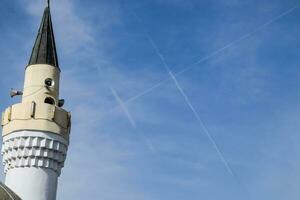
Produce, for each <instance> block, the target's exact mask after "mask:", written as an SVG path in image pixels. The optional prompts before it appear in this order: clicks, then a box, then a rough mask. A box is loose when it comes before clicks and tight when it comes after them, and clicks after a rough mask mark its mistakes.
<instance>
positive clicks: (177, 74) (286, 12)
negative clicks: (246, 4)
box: [125, 4, 300, 103]
mask: <svg viewBox="0 0 300 200" xmlns="http://www.w3.org/2000/svg"><path fill="white" fill-rule="evenodd" d="M299 7H300V4H297V5H296V6H294V7H292V8H290V9H288V10H287V11H285V12H283V13H281V14H280V15H278V16H277V17H274V18H273V19H271V20H269V21H267V22H266V23H264V24H262V25H260V26H258V27H257V28H256V29H254V30H253V31H251V32H249V33H247V34H245V35H242V36H241V37H239V38H238V39H236V40H233V41H232V42H230V43H228V44H227V45H225V46H224V47H222V48H220V49H218V50H216V51H214V52H212V53H210V54H208V55H206V56H205V57H203V58H201V59H200V60H198V61H196V62H194V63H192V64H191V65H188V66H186V67H185V68H183V69H182V70H181V71H179V72H177V73H174V76H175V77H177V76H180V75H181V74H183V73H184V72H186V71H188V70H190V69H192V68H193V67H195V66H196V65H198V64H200V63H202V62H205V61H207V60H209V59H211V58H213V57H214V56H216V55H218V54H220V53H222V52H223V51H225V50H227V49H229V48H231V47H233V46H235V45H236V44H237V43H240V42H242V41H244V40H246V39H248V38H250V37H251V36H252V35H254V34H256V33H257V32H259V31H261V30H262V29H264V28H265V27H267V26H269V25H271V24H273V23H274V22H276V21H278V20H279V19H281V18H283V17H284V16H286V15H289V14H290V13H292V12H293V11H295V10H296V9H297V8H299ZM134 16H135V17H136V18H137V19H138V20H139V21H141V19H140V18H139V17H138V16H137V15H136V14H135V13H134ZM146 37H147V38H148V37H149V35H146ZM148 39H149V38H148ZM150 40H151V38H150ZM159 57H161V55H160V56H159ZM170 80H171V78H167V79H164V80H162V81H160V82H158V83H156V84H155V85H153V86H152V87H150V88H148V89H147V90H145V91H144V92H141V93H140V94H138V95H135V96H134V97H131V98H130V99H128V100H126V101H125V103H128V102H131V101H134V100H136V99H138V98H140V97H142V96H144V95H146V94H148V93H149V92H151V91H152V90H154V89H156V88H158V87H159V86H161V85H163V84H164V83H166V82H168V81H170Z"/></svg>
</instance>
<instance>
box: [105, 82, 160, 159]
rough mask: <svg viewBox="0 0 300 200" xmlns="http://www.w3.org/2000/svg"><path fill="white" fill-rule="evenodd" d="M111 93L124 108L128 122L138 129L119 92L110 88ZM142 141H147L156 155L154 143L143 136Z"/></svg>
mask: <svg viewBox="0 0 300 200" xmlns="http://www.w3.org/2000/svg"><path fill="white" fill-rule="evenodd" d="M110 89H111V92H112V94H113V96H114V97H115V99H116V101H117V102H118V104H119V106H120V107H121V108H122V110H123V112H124V113H125V115H126V117H127V119H128V121H129V122H130V124H131V125H132V127H133V128H134V129H136V128H137V126H136V123H135V120H134V119H133V117H132V115H131V113H130V112H129V110H128V108H127V107H126V105H125V104H124V102H123V101H122V99H121V97H120V96H119V95H118V93H117V91H116V90H115V89H113V88H110ZM141 137H142V139H143V140H144V141H145V144H146V146H147V147H148V149H149V150H150V151H151V152H152V153H156V149H155V147H154V145H153V143H152V141H151V140H150V139H149V138H147V137H145V136H141Z"/></svg>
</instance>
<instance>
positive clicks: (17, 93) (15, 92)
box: [10, 89, 23, 98]
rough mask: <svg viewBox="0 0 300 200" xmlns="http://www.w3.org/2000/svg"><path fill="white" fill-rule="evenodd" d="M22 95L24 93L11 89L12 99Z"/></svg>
mask: <svg viewBox="0 0 300 200" xmlns="http://www.w3.org/2000/svg"><path fill="white" fill-rule="evenodd" d="M20 95H23V92H21V91H18V90H14V89H11V90H10V97H11V98H13V97H15V96H20Z"/></svg>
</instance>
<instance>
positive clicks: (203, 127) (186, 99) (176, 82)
mask: <svg viewBox="0 0 300 200" xmlns="http://www.w3.org/2000/svg"><path fill="white" fill-rule="evenodd" d="M147 38H148V40H149V42H150V44H151V46H152V47H153V49H154V51H155V53H156V54H157V55H158V57H159V58H160V60H161V62H162V63H163V65H164V67H165V69H166V70H167V71H168V73H169V75H170V77H171V79H172V80H173V82H174V84H175V86H176V88H177V89H178V90H179V92H180V94H181V95H182V96H183V98H184V100H185V102H186V104H187V105H188V106H189V108H190V109H191V111H192V112H193V114H194V116H195V118H196V119H197V121H198V122H199V123H200V126H201V128H202V130H203V131H204V133H205V134H206V136H207V137H208V139H209V141H210V142H211V143H212V145H213V147H214V149H215V150H216V152H217V153H218V156H219V158H220V159H221V161H222V162H223V163H224V165H225V167H226V169H227V171H228V173H229V174H231V175H232V176H234V173H233V170H232V169H231V167H230V166H229V163H228V162H227V160H226V159H225V157H224V155H223V154H222V152H221V150H220V148H219V146H218V145H217V143H216V141H215V139H214V138H213V137H212V135H211V133H210V132H209V131H208V129H207V127H206V126H205V124H204V123H203V121H202V119H201V118H200V115H199V114H198V112H197V111H196V109H195V108H194V106H193V104H192V103H191V101H190V99H189V98H188V96H187V95H186V94H185V92H184V91H183V89H182V87H181V86H180V84H179V82H178V81H177V79H176V77H175V76H174V74H173V73H172V71H171V69H170V67H169V65H168V64H167V62H166V60H165V57H164V56H163V55H162V54H161V52H160V50H159V49H158V46H157V45H156V43H155V42H154V40H153V39H152V38H151V37H150V36H149V35H147Z"/></svg>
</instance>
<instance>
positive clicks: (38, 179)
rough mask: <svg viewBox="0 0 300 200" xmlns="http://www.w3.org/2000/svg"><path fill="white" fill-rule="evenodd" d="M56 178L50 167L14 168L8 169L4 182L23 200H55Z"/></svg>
mask: <svg viewBox="0 0 300 200" xmlns="http://www.w3.org/2000/svg"><path fill="white" fill-rule="evenodd" d="M57 178H58V175H57V173H56V172H54V171H53V170H51V169H42V168H35V167H30V168H14V169H11V170H8V172H7V174H6V178H5V184H6V185H7V186H8V187H9V188H10V189H12V190H13V191H14V192H15V193H16V194H18V195H19V196H20V198H22V199H23V200H55V199H56V190H57Z"/></svg>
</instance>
